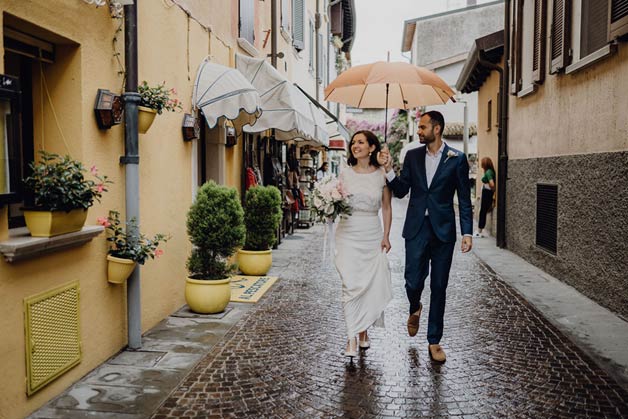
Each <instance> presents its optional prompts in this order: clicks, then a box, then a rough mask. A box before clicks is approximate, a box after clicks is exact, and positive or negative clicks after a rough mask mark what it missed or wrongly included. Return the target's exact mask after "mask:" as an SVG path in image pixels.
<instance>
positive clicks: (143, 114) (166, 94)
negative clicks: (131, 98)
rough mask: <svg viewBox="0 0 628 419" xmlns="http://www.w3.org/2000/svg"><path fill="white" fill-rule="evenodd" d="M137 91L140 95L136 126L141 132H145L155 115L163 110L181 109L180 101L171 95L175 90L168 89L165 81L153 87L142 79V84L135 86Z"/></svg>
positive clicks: (174, 93) (175, 92)
mask: <svg viewBox="0 0 628 419" xmlns="http://www.w3.org/2000/svg"><path fill="white" fill-rule="evenodd" d="M137 92H138V93H139V94H140V96H141V100H140V104H139V106H138V107H137V109H138V116H137V118H138V121H137V126H138V131H139V132H140V133H141V134H146V132H147V131H148V129H149V128H150V126H151V125H152V124H153V121H154V119H155V115H157V114H160V115H161V113H162V112H163V111H164V110H166V111H171V112H174V111H176V110H177V109H178V110H181V109H182V107H181V101H180V100H179V99H177V98H174V97H171V96H175V95H176V94H177V91H176V90H175V89H174V88H172V89H168V88H167V87H166V82H165V81H164V82H163V83H161V84H158V85H157V86H155V87H151V86H149V85H148V83H147V82H146V80H144V81H143V82H142V84H140V85H139V86H138V87H137Z"/></svg>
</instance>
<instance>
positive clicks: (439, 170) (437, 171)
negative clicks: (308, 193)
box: [430, 144, 449, 189]
mask: <svg viewBox="0 0 628 419" xmlns="http://www.w3.org/2000/svg"><path fill="white" fill-rule="evenodd" d="M448 150H449V146H448V145H447V144H445V148H443V154H442V155H441V156H440V161H439V162H438V167H437V168H436V173H434V177H433V178H432V183H430V189H432V186H433V185H434V182H436V181H437V180H438V176H439V175H440V174H441V172H442V171H443V165H444V164H445V160H446V159H447V151H448Z"/></svg>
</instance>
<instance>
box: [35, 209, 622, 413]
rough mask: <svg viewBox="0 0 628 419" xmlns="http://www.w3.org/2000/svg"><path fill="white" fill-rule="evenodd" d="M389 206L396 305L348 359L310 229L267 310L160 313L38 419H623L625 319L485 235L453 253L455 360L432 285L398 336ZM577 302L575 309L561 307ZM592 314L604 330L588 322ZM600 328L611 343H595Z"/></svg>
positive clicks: (284, 265)
mask: <svg viewBox="0 0 628 419" xmlns="http://www.w3.org/2000/svg"><path fill="white" fill-rule="evenodd" d="M393 205H394V221H393V231H392V233H391V241H392V245H393V250H392V251H391V253H390V254H389V260H390V265H391V269H392V272H393V294H394V300H393V302H392V303H391V304H390V305H389V307H388V309H387V310H386V322H387V327H386V329H373V330H372V331H371V332H370V335H371V340H372V347H371V349H369V350H368V351H365V352H362V353H361V355H360V357H359V359H358V360H357V361H356V362H354V363H350V362H348V361H347V359H346V358H345V357H344V343H345V339H346V336H345V331H344V330H345V327H344V320H343V315H342V307H341V304H340V292H341V289H340V282H339V279H338V277H337V274H336V272H335V269H334V268H333V265H332V264H331V262H330V261H329V259H328V258H323V256H322V249H323V236H324V229H323V227H322V226H315V227H314V228H311V229H308V230H296V231H295V234H294V235H293V236H289V237H287V238H286V239H285V240H284V241H283V243H282V245H281V246H280V248H279V249H278V250H276V251H274V252H273V258H274V263H273V268H272V270H271V272H270V273H269V275H273V276H279V277H280V279H279V281H278V282H277V283H276V284H275V285H274V286H273V287H272V288H271V290H270V291H269V292H268V293H267V294H266V295H265V296H264V297H263V298H262V299H261V300H260V302H258V303H256V304H250V305H249V304H234V303H231V304H230V307H231V311H229V312H228V313H226V314H225V315H224V316H222V318H185V317H173V316H170V317H168V318H167V319H165V320H164V321H163V322H162V323H161V324H160V325H159V326H157V327H156V328H155V329H153V330H151V331H150V332H148V333H147V335H146V336H145V337H144V341H143V342H144V348H143V349H142V351H137V352H134V351H123V352H122V353H120V354H119V355H118V356H116V357H114V358H112V359H111V360H110V361H109V362H107V363H106V364H104V365H102V366H101V367H99V368H98V369H96V370H95V371H93V372H92V373H90V374H89V375H88V376H86V377H85V378H84V379H83V380H81V381H80V382H78V383H76V384H75V385H74V386H73V387H72V388H70V389H68V390H67V391H66V392H65V393H64V394H62V395H61V396H60V397H58V398H57V399H55V400H53V401H51V402H50V403H49V404H48V405H47V406H45V407H44V408H42V409H40V410H39V411H37V412H35V413H34V414H33V415H32V416H31V417H32V418H64V419H74V418H120V419H139V418H147V417H151V415H152V417H153V418H155V419H165V418H223V417H231V418H336V417H350V418H388V417H391V418H392V417H403V418H419V417H429V418H450V417H455V418H482V419H483V418H508V419H510V418H535V419H536V418H570V419H571V418H621V417H628V392H627V391H626V388H623V387H622V386H621V385H620V384H618V382H617V381H616V380H615V379H614V378H613V377H611V375H609V374H608V373H607V371H606V370H605V369H606V368H601V367H600V365H598V364H601V365H603V366H604V367H614V369H615V370H619V367H618V366H622V365H623V368H625V365H626V364H625V363H623V362H624V361H623V360H622V359H623V358H622V356H624V355H625V354H623V352H622V351H620V350H618V348H619V345H621V344H622V342H621V340H616V341H613V340H612V339H626V336H628V332H626V331H625V329H623V328H624V327H625V322H624V323H621V322H622V321H621V320H618V319H612V317H598V316H600V314H596V313H598V310H600V308H599V307H596V306H595V304H593V303H591V302H590V301H589V302H586V301H584V300H582V296H578V295H577V294H574V293H573V290H572V291H570V292H569V293H568V292H566V291H565V290H563V289H562V288H561V287H560V285H561V284H560V283H559V284H554V281H555V280H552V279H551V278H549V277H547V275H545V274H543V273H542V272H538V271H535V270H534V269H533V268H532V267H531V266H530V265H528V264H526V263H525V262H524V261H522V260H520V259H518V258H517V257H516V256H514V255H512V254H511V253H509V252H504V251H501V250H499V249H495V248H493V246H491V242H492V240H490V239H484V241H480V240H476V241H475V243H476V245H477V247H476V252H477V254H474V253H470V254H462V253H460V252H458V251H456V253H455V255H454V264H453V267H452V273H451V280H450V283H449V288H448V303H447V312H446V318H445V336H444V338H443V341H442V344H443V347H444V349H445V350H446V351H447V355H448V361H447V363H446V364H444V365H442V366H438V365H434V364H432V363H431V362H430V360H429V357H428V354H427V343H426V341H425V333H426V322H427V312H428V311H429V288H428V287H427V286H426V292H425V293H424V297H423V302H424V305H425V313H426V314H425V315H424V316H423V317H422V319H421V327H420V330H419V334H418V335H417V336H416V337H414V338H410V337H408V336H407V333H406V332H405V321H406V318H407V301H406V297H405V291H404V288H403V265H404V263H403V261H404V257H405V256H404V249H403V241H402V239H401V226H402V223H403V217H404V214H405V202H404V201H403V200H394V203H393ZM483 260H485V261H486V262H488V263H490V267H489V266H488V265H487V263H485V262H483ZM539 278H540V279H539ZM541 280H543V281H545V282H547V283H549V284H551V286H552V289H549V288H541V287H540V286H539V285H538V282H539V281H541ZM511 284H512V286H511ZM513 287H514V288H513ZM547 287H549V285H547ZM515 289H516V290H515ZM520 292H521V295H526V299H528V300H529V301H530V302H528V301H526V299H524V298H522V296H521V295H520V294H519V293H520ZM526 293H527V294H526ZM545 296H549V297H545ZM558 297H560V298H558ZM554 300H556V301H559V302H560V304H554V303H553V301H554ZM574 301H575V303H573V302H574ZM571 304H577V305H578V306H579V307H580V310H579V311H578V312H577V313H575V314H574V313H573V312H570V311H569V310H567V309H568V308H569V307H570V305H571ZM563 306H564V307H566V308H562V309H560V307H563ZM601 310H602V311H603V309H601ZM541 313H543V314H541ZM588 313H589V314H588ZM603 314H604V315H605V316H612V315H611V314H610V313H608V312H606V313H603ZM545 316H553V317H548V318H549V320H548V319H547V318H546V317H545ZM592 318H593V319H597V320H596V321H599V322H601V323H602V324H613V326H612V327H613V328H612V331H608V332H605V331H603V330H601V329H600V326H599V325H596V324H595V323H592V326H586V325H587V324H588V323H590V321H591V319H592ZM611 321H612V323H609V322H611ZM573 325H576V326H577V327H576V328H573V327H572V326H573ZM585 326H586V327H592V328H593V330H592V331H587V330H588V329H586V328H585ZM594 333H600V335H601V336H603V340H605V341H607V342H613V343H612V344H610V345H609V346H607V345H597V344H596V345H592V343H595V342H598V341H599V339H600V338H596V337H595V336H596V335H595V334H594ZM587 334H588V335H589V336H590V337H587ZM567 336H569V337H567ZM622 336H623V337H622ZM572 337H574V338H577V339H574V341H575V342H577V343H578V345H581V346H582V348H583V349H580V348H579V347H578V346H577V345H576V344H574V343H573V342H572V340H571V338H572ZM624 347H626V346H624ZM593 349H596V350H595V351H593ZM600 357H607V358H609V359H612V361H600ZM593 359H595V361H593ZM624 371H625V370H624ZM613 375H614V376H616V377H619V378H621V376H620V374H613Z"/></svg>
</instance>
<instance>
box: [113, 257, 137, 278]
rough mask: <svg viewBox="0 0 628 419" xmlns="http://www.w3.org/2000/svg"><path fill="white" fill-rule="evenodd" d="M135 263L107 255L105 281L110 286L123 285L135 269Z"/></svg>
mask: <svg viewBox="0 0 628 419" xmlns="http://www.w3.org/2000/svg"><path fill="white" fill-rule="evenodd" d="M135 265H136V262H134V261H132V260H131V259H123V258H117V257H115V256H111V255H107V281H109V282H110V283H112V284H124V281H126V280H127V278H128V277H129V276H130V275H131V273H132V272H133V269H135Z"/></svg>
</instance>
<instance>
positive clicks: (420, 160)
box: [417, 146, 427, 189]
mask: <svg viewBox="0 0 628 419" xmlns="http://www.w3.org/2000/svg"><path fill="white" fill-rule="evenodd" d="M425 150H426V149H425V146H423V147H421V148H419V153H418V155H419V157H418V161H417V164H418V165H419V177H420V178H421V183H422V184H423V186H424V187H425V189H427V172H426V170H427V167H426V166H425Z"/></svg>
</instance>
